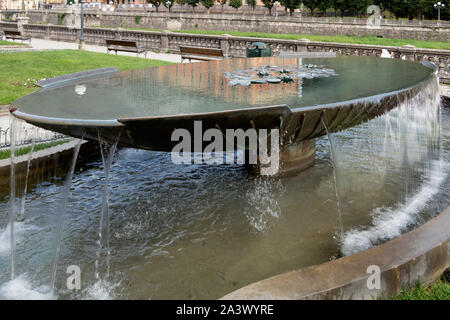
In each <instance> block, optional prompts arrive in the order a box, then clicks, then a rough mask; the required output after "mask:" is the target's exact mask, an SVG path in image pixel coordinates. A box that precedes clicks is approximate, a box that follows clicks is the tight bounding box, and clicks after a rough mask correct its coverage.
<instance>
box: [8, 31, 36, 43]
mask: <svg viewBox="0 0 450 320" xmlns="http://www.w3.org/2000/svg"><path fill="white" fill-rule="evenodd" d="M3 34H4V35H5V40H8V39H9V40H21V41H27V40H28V41H30V44H31V37H27V36H24V35H22V33H21V32H20V31H19V30H3Z"/></svg>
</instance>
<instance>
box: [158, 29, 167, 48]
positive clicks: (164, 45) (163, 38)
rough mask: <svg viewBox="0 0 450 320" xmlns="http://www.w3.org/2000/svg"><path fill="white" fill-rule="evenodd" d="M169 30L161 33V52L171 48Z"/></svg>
mask: <svg viewBox="0 0 450 320" xmlns="http://www.w3.org/2000/svg"><path fill="white" fill-rule="evenodd" d="M168 33H169V31H167V30H164V31H163V34H162V35H161V43H160V46H161V52H167V50H169V35H168Z"/></svg>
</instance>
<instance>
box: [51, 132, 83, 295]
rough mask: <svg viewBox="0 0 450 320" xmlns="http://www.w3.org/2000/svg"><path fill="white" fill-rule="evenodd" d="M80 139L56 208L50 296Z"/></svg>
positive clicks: (52, 291)
mask: <svg viewBox="0 0 450 320" xmlns="http://www.w3.org/2000/svg"><path fill="white" fill-rule="evenodd" d="M82 141H83V140H82V139H79V140H78V143H77V145H76V146H75V149H74V151H73V157H72V162H71V165H70V168H69V171H68V172H67V175H66V181H65V185H64V192H63V196H62V199H61V200H60V202H59V207H58V209H57V213H59V222H58V229H57V230H58V231H57V240H56V248H55V258H54V260H53V272H52V280H51V294H52V296H54V295H55V286H56V274H57V269H58V260H59V254H60V250H61V240H62V234H63V230H64V220H65V218H66V210H67V200H68V198H69V193H70V187H71V185H72V177H73V172H74V171H75V165H76V163H77V159H78V153H79V151H80V146H81V142H82Z"/></svg>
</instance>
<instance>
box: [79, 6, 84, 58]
mask: <svg viewBox="0 0 450 320" xmlns="http://www.w3.org/2000/svg"><path fill="white" fill-rule="evenodd" d="M78 3H79V4H80V5H81V12H80V16H81V17H80V18H81V21H80V43H79V44H78V50H84V2H83V0H79V1H78Z"/></svg>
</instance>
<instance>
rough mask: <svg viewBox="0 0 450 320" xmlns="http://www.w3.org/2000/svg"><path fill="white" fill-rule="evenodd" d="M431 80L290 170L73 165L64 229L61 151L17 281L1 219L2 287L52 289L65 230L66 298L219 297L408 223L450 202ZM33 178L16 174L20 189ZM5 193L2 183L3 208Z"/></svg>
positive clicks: (39, 197)
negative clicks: (75, 287)
mask: <svg viewBox="0 0 450 320" xmlns="http://www.w3.org/2000/svg"><path fill="white" fill-rule="evenodd" d="M433 89H434V88H427V89H426V90H424V92H423V94H422V95H421V96H419V97H418V98H417V99H416V100H413V101H411V102H410V103H405V104H403V105H402V106H401V107H400V108H399V109H396V110H394V111H392V112H391V113H390V114H389V115H388V116H382V117H379V118H377V119H373V120H372V121H370V122H368V123H364V124H361V125H359V126H357V127H354V128H351V129H348V130H346V131H343V132H339V133H336V134H334V135H333V139H332V140H333V142H334V149H335V150H334V151H335V156H334V158H335V159H334V161H332V157H331V153H330V151H329V150H330V143H329V141H328V139H327V138H326V137H323V138H321V139H318V140H317V153H316V163H315V166H314V167H312V168H310V169H309V170H307V171H305V172H302V173H300V174H299V175H297V176H293V177H286V178H282V179H280V178H276V177H255V176H251V175H249V174H248V173H247V171H246V170H245V169H244V168H243V167H242V166H239V165H221V166H214V165H202V164H193V165H183V166H174V165H173V164H172V162H171V159H170V154H168V153H159V152H151V151H143V150H134V149H119V150H117V152H115V153H114V152H111V149H110V151H109V155H111V154H112V155H111V156H110V157H107V156H106V154H107V153H105V154H104V157H103V159H102V158H99V159H98V160H96V161H93V162H91V163H88V164H86V165H83V166H76V168H75V171H74V174H73V179H72V185H71V188H70V193H68V196H67V202H66V204H67V207H66V215H65V223H64V228H63V229H58V228H59V224H58V218H59V217H60V214H61V211H60V210H59V209H58V207H59V205H60V203H59V202H58V201H59V199H61V198H62V197H63V195H64V194H65V192H67V185H66V184H65V177H66V176H67V171H68V170H69V171H70V169H67V168H63V166H62V165H63V164H62V163H61V161H59V164H60V167H59V168H57V170H56V173H55V172H52V173H51V174H48V175H44V176H42V174H35V175H34V174H31V175H30V177H29V178H28V179H29V188H28V189H27V191H28V193H27V196H26V216H27V219H26V220H25V221H23V222H19V223H15V227H14V230H15V231H16V233H15V236H16V238H15V240H16V243H17V250H16V264H15V273H16V275H17V276H16V278H15V279H14V280H12V281H11V277H10V273H9V272H8V271H9V270H10V268H11V266H10V264H9V262H8V261H7V260H8V259H3V257H8V255H9V254H10V251H11V250H10V248H9V247H10V243H11V242H10V240H11V239H10V233H9V232H8V231H9V229H7V228H9V227H10V226H9V222H8V221H9V219H8V218H7V217H6V216H4V215H3V216H0V256H1V259H0V270H2V272H1V273H0V296H1V297H2V298H24V297H27V298H37V299H41V298H51V297H52V296H51V295H49V291H50V289H49V286H50V285H49V284H51V279H52V274H53V266H54V264H53V261H54V260H53V259H54V248H55V245H56V243H57V239H55V238H56V237H55V235H56V234H58V230H62V234H61V238H60V239H61V247H60V255H59V263H58V268H57V273H56V277H55V279H56V280H55V281H56V286H55V288H56V292H55V295H56V296H57V297H58V298H59V299H121V298H123V299H128V298H131V299H164V298H166V299H167V298H172V299H205V298H209V299H215V298H219V297H221V296H223V295H225V294H226V293H228V292H230V291H232V290H235V289H237V288H240V287H242V286H244V285H246V284H249V283H252V282H254V281H258V280H261V279H264V278H267V277H270V276H273V275H276V274H279V273H282V272H287V271H290V270H294V269H298V268H301V267H305V266H309V265H313V264H318V263H322V262H325V261H328V260H329V259H333V258H335V257H337V256H340V255H343V254H349V253H353V252H358V251H360V250H363V249H365V248H367V247H370V246H372V245H374V244H378V243H382V242H384V241H387V240H389V239H391V238H392V237H395V236H397V235H399V234H401V233H404V232H407V231H409V230H411V229H412V228H414V227H417V226H418V225H420V224H422V223H424V222H425V221H427V220H428V219H430V218H432V217H433V216H435V215H436V214H437V213H439V212H440V211H442V210H443V209H444V208H446V207H447V206H448V205H449V199H448V194H449V192H450V181H449V179H448V174H449V171H450V168H449V165H448V159H449V155H450V111H449V110H448V109H442V110H441V113H439V109H437V108H436V107H435V106H436V97H435V91H433ZM439 123H441V125H439ZM405 124H408V125H407V126H405ZM110 161H112V162H111V163H112V165H111V166H109V165H107V164H108V163H109V162H110ZM105 164H106V165H105ZM333 164H334V165H335V166H336V169H338V170H337V171H336V172H334V166H333ZM107 177H108V183H107V184H106V183H105V180H106V178H107ZM335 178H336V180H335ZM336 182H339V184H338V187H339V188H338V189H339V190H338V191H339V198H340V203H341V211H342V212H341V218H339V215H338V212H337V207H336V189H335V186H336V184H335V183H336ZM23 183H24V182H23V179H22V180H21V179H18V180H17V186H16V187H17V189H18V190H23V185H22V184H23ZM8 195H9V189H8V188H7V187H6V186H0V196H1V199H2V200H1V201H0V210H3V211H4V212H6V211H7V208H8V199H9V198H8ZM407 195H408V196H407ZM406 199H407V201H406ZM106 210H107V211H106ZM102 212H103V215H104V219H105V221H107V220H106V218H107V217H109V226H110V227H109V228H110V232H109V234H110V243H109V246H110V250H103V254H102V255H101V257H100V260H99V263H100V264H103V266H104V267H105V266H106V262H107V261H109V264H110V274H109V277H108V278H106V277H99V278H100V279H98V278H97V277H96V264H95V261H96V259H97V258H98V256H97V253H98V250H99V239H100V238H99V230H101V229H105V228H103V227H106V224H105V223H106V222H104V223H103V225H102V228H100V224H101V221H103V219H99V213H100V215H101V214H102ZM340 219H341V221H340ZM342 225H343V227H344V233H343V234H344V235H343V238H342V239H341V241H337V240H336V238H335V235H336V234H339V233H340V230H341V226H342ZM107 238H108V236H107V233H104V236H102V239H103V240H104V241H106V239H107ZM8 244H9V245H8ZM102 248H106V244H105V246H102ZM105 251H107V252H105ZM109 251H110V256H109V259H108V258H107V253H108V252H109ZM105 253H106V254H105ZM107 259H108V260H107ZM70 265H78V266H79V267H80V269H81V272H82V273H81V276H82V288H81V290H79V291H70V290H68V289H67V288H66V285H65V284H66V279H67V276H68V275H67V274H66V273H65V271H66V269H67V267H68V266H70ZM3 270H4V271H3ZM102 270H105V268H104V269H102ZM101 274H106V273H101Z"/></svg>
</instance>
